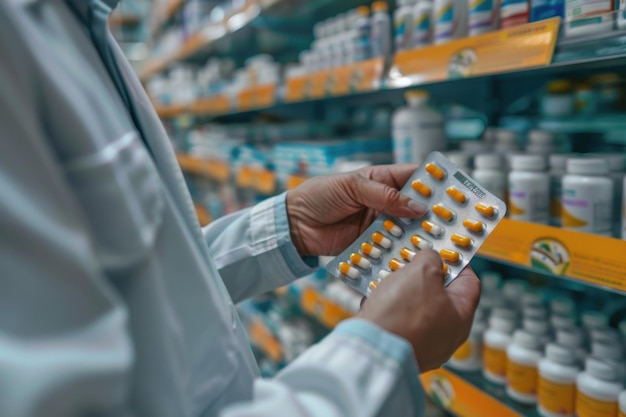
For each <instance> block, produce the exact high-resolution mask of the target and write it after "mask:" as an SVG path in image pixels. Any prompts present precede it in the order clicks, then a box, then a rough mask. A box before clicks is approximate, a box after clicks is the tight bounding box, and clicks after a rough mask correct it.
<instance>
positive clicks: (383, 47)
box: [371, 1, 391, 59]
mask: <svg viewBox="0 0 626 417" xmlns="http://www.w3.org/2000/svg"><path fill="white" fill-rule="evenodd" d="M372 11H373V12H374V14H372V35H371V43H372V57H374V58H376V57H379V56H380V57H383V58H385V59H389V58H390V57H391V18H390V17H389V12H388V8H387V3H385V2H384V1H375V2H374V3H372Z"/></svg>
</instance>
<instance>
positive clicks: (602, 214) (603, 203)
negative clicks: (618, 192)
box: [561, 158, 613, 236]
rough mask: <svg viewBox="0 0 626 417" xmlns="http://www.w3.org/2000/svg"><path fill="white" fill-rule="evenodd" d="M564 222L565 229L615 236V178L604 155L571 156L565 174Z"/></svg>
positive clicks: (562, 217)
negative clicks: (594, 156)
mask: <svg viewBox="0 0 626 417" xmlns="http://www.w3.org/2000/svg"><path fill="white" fill-rule="evenodd" d="M562 184H563V191H562V203H563V207H562V212H561V222H562V226H563V228H565V229H570V230H577V231H580V232H587V233H594V234H597V235H603V236H611V234H612V230H613V228H612V225H613V222H612V220H613V182H612V181H611V179H610V178H609V177H608V167H607V163H606V161H605V160H604V159H599V158H597V159H595V158H594V159H592V158H571V159H568V161H567V175H565V176H564V177H563V181H562Z"/></svg>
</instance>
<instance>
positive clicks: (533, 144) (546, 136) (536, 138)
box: [526, 129, 554, 155]
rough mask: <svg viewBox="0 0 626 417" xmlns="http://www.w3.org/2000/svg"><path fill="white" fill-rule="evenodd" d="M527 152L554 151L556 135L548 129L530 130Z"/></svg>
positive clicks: (544, 152) (542, 152)
mask: <svg viewBox="0 0 626 417" xmlns="http://www.w3.org/2000/svg"><path fill="white" fill-rule="evenodd" d="M526 152H528V153H535V154H540V155H549V154H551V153H553V152H554V135H553V134H552V133H551V132H548V131H546V130H539V129H534V130H531V131H530V132H528V143H527V144H526Z"/></svg>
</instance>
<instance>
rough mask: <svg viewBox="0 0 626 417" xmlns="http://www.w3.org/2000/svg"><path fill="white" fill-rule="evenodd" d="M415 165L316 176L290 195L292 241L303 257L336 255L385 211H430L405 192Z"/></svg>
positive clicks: (409, 215)
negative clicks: (401, 191) (404, 189)
mask: <svg viewBox="0 0 626 417" xmlns="http://www.w3.org/2000/svg"><path fill="white" fill-rule="evenodd" d="M416 169H417V166H416V165H384V166H372V167H366V168H362V169H359V170H356V171H353V172H348V173H345V174H337V175H328V176H321V177H314V178H312V179H310V180H308V181H306V182H305V183H304V184H302V185H301V186H299V187H298V188H296V189H294V190H291V191H289V192H288V193H287V215H288V218H289V226H290V230H291V237H292V241H293V243H294V245H295V247H296V249H297V250H298V253H299V254H300V255H301V256H319V255H337V254H339V253H340V252H341V251H342V250H344V249H345V248H347V247H348V245H350V243H352V242H353V241H354V240H356V238H357V237H359V236H360V235H361V233H363V231H365V229H366V228H367V227H368V226H369V225H370V224H371V223H372V222H373V221H374V220H375V219H376V218H377V217H378V216H379V215H380V214H381V213H383V212H385V213H387V214H389V215H391V216H396V217H407V218H418V217H421V216H423V215H424V213H426V210H427V207H426V206H424V205H423V204H421V203H418V202H417V201H415V200H411V199H409V198H408V197H407V196H405V195H402V194H400V192H399V191H398V189H400V188H401V187H402V186H403V185H404V183H406V182H407V181H408V179H409V178H410V177H411V174H413V172H415V170H416Z"/></svg>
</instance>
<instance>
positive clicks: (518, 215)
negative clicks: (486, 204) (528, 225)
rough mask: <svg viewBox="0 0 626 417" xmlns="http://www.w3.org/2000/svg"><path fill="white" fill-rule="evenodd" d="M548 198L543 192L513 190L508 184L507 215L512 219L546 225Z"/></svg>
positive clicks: (511, 185)
mask: <svg viewBox="0 0 626 417" xmlns="http://www.w3.org/2000/svg"><path fill="white" fill-rule="evenodd" d="M548 200H549V196H548V195H546V194H544V193H543V192H532V191H526V190H523V189H515V188H514V187H513V184H509V215H510V217H511V218H512V219H515V220H523V221H530V222H535V223H547V222H548V217H549V212H548Z"/></svg>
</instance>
